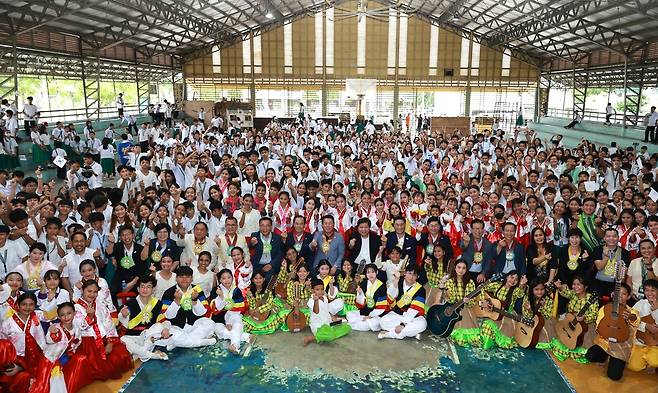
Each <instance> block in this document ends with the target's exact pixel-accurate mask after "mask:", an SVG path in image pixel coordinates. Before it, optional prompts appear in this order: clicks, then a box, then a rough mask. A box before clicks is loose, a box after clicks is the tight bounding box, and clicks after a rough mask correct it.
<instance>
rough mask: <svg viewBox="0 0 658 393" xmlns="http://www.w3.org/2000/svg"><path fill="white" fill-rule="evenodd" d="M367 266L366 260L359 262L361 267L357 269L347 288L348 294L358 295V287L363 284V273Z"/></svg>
mask: <svg viewBox="0 0 658 393" xmlns="http://www.w3.org/2000/svg"><path fill="white" fill-rule="evenodd" d="M366 265H367V263H366V260H365V259H362V260H361V262H359V267H358V268H357V269H356V274H355V275H354V278H353V279H352V281H350V283H349V285H348V286H347V293H352V294H356V287H357V286H359V284H360V283H361V280H362V275H363V271H364V270H366Z"/></svg>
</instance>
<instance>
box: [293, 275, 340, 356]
mask: <svg viewBox="0 0 658 393" xmlns="http://www.w3.org/2000/svg"><path fill="white" fill-rule="evenodd" d="M324 287H325V285H324V283H323V282H322V280H320V279H318V278H316V279H314V280H313V281H312V283H311V288H312V289H313V295H312V296H311V298H310V299H309V300H308V308H309V310H310V311H311V318H310V320H311V321H310V327H311V332H312V333H313V335H312V336H306V337H304V346H307V345H308V344H310V343H311V342H313V341H316V342H317V343H318V344H319V343H321V342H330V341H334V340H336V339H338V338H341V337H343V336H345V335H347V334H348V333H349V332H350V331H351V330H352V328H351V327H350V325H348V324H346V323H341V322H338V324H334V322H332V320H333V315H332V314H331V312H330V310H329V309H330V303H329V299H328V297H327V294H326V293H325V290H324Z"/></svg>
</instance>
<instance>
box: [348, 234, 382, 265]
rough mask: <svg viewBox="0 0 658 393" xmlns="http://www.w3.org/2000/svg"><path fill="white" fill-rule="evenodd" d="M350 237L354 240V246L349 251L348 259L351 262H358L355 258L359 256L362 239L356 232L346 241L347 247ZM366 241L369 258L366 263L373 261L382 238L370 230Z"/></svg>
mask: <svg viewBox="0 0 658 393" xmlns="http://www.w3.org/2000/svg"><path fill="white" fill-rule="evenodd" d="M352 239H354V240H355V241H356V242H355V244H354V248H351V249H350V250H349V251H350V252H349V257H348V258H347V259H349V260H350V261H351V262H353V263H358V262H360V261H357V260H356V258H357V257H358V256H359V254H360V253H361V246H362V242H363V239H362V238H361V235H360V234H359V233H358V232H357V233H355V234H354V235H352V238H351V239H350V241H349V242H348V244H347V246H348V248H349V243H351V241H352ZM368 243H369V245H370V260H369V261H368V263H374V262H375V258H376V257H377V253H378V252H379V247H380V246H381V245H382V239H380V238H379V236H377V235H376V234H375V233H374V232H370V234H369V235H368Z"/></svg>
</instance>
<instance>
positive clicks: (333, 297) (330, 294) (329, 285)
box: [317, 259, 345, 315]
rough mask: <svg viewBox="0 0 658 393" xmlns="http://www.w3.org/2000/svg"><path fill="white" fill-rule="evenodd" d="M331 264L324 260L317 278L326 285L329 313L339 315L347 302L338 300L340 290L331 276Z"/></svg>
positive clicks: (319, 265) (319, 267)
mask: <svg viewBox="0 0 658 393" xmlns="http://www.w3.org/2000/svg"><path fill="white" fill-rule="evenodd" d="M330 272H331V264H330V263H329V261H328V260H326V259H323V260H321V261H320V263H319V264H318V273H319V274H318V276H317V278H318V279H319V280H320V281H322V283H323V284H324V289H325V292H326V294H327V301H328V303H329V312H330V313H331V315H336V314H338V313H339V312H340V311H341V310H342V309H343V307H344V306H345V302H344V301H343V299H340V298H338V297H337V296H338V288H336V286H335V285H334V281H335V280H334V276H332V275H330V274H329V273H330Z"/></svg>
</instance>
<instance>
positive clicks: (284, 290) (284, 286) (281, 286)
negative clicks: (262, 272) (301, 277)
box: [274, 257, 304, 300]
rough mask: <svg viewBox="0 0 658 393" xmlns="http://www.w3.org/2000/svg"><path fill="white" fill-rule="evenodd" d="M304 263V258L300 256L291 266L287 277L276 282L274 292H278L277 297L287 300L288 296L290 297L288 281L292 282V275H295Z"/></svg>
mask: <svg viewBox="0 0 658 393" xmlns="http://www.w3.org/2000/svg"><path fill="white" fill-rule="evenodd" d="M302 264H304V258H301V257H300V258H298V259H297V262H295V263H294V264H292V265H291V266H290V272H288V275H287V277H286V279H285V280H283V282H279V283H277V284H276V286H275V287H274V293H275V294H276V296H277V297H279V298H280V299H283V300H286V298H287V297H288V283H289V282H290V280H292V277H294V275H295V272H296V271H297V268H298V267H299V266H301V265H302Z"/></svg>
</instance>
